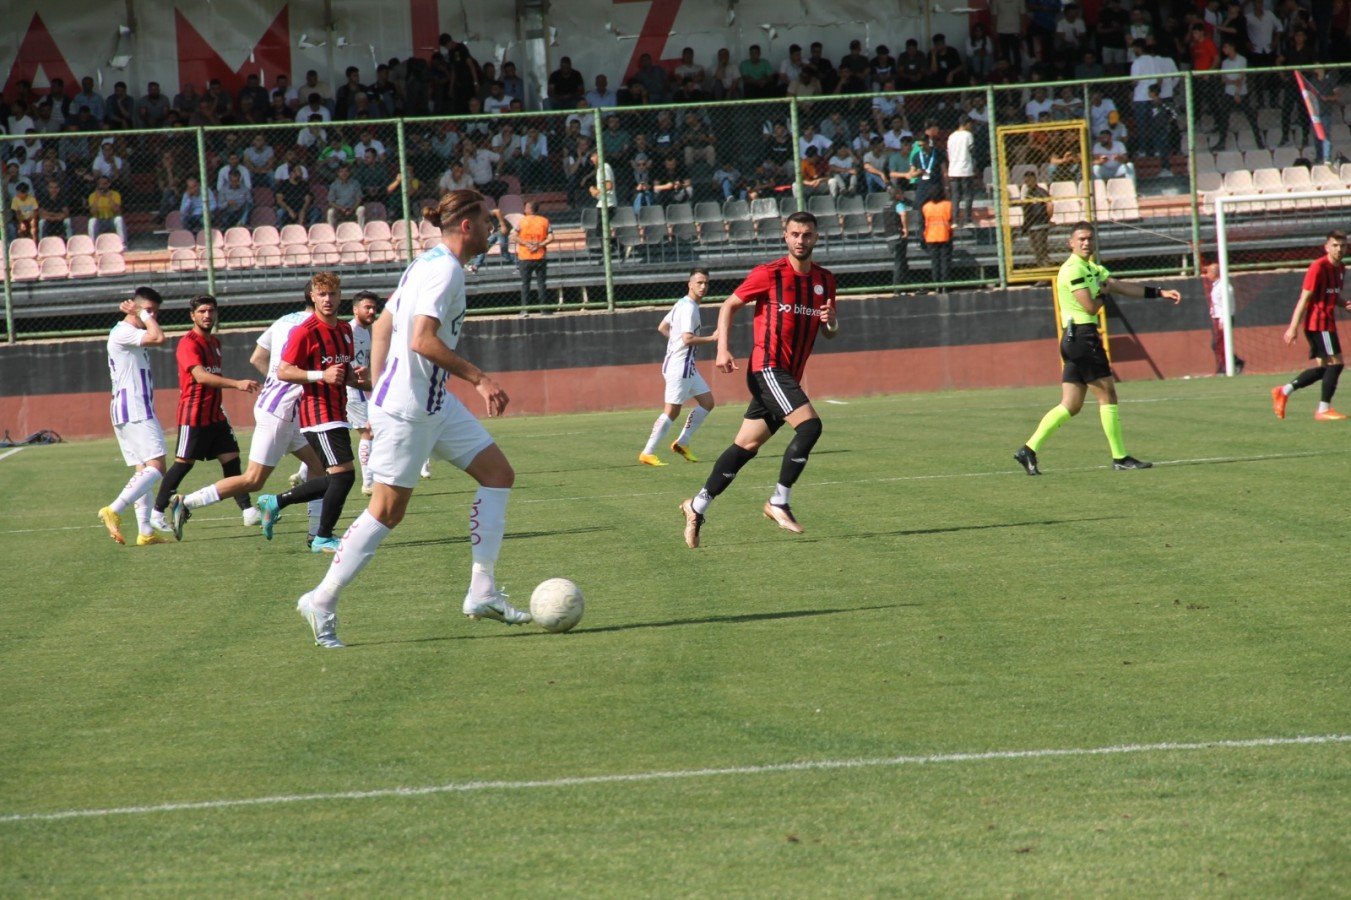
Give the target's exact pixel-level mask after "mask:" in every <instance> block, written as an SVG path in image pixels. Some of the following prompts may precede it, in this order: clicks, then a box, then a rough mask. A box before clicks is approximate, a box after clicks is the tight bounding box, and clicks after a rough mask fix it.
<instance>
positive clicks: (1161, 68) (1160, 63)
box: [1131, 10, 1177, 121]
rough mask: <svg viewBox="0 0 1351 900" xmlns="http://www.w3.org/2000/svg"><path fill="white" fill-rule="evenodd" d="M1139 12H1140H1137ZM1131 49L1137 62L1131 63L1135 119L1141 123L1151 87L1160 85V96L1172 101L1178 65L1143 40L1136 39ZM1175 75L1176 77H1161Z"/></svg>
mask: <svg viewBox="0 0 1351 900" xmlns="http://www.w3.org/2000/svg"><path fill="white" fill-rule="evenodd" d="M1136 12H1138V10H1136ZM1131 47H1132V48H1133V49H1134V50H1135V53H1136V57H1135V62H1133V63H1131V77H1132V78H1134V79H1136V81H1135V89H1134V94H1133V96H1132V100H1133V103H1134V106H1135V118H1136V121H1139V120H1141V119H1143V118H1144V117H1145V115H1147V114H1148V112H1149V111H1148V110H1147V109H1146V108H1145V107H1147V106H1149V86H1150V85H1151V84H1158V86H1159V96H1160V97H1162V98H1163V99H1164V100H1168V101H1172V99H1173V88H1174V86H1176V84H1177V78H1176V75H1177V63H1175V62H1173V61H1172V60H1171V59H1168V58H1166V57H1163V56H1159V55H1158V54H1156V53H1155V52H1154V51H1153V50H1152V49H1151V48H1150V46H1149V45H1148V44H1146V43H1145V42H1144V40H1142V39H1138V38H1137V39H1136V40H1135V41H1134V42H1133V43H1132V44H1131ZM1170 74H1171V75H1173V76H1175V77H1172V78H1168V77H1160V76H1168V75H1170Z"/></svg>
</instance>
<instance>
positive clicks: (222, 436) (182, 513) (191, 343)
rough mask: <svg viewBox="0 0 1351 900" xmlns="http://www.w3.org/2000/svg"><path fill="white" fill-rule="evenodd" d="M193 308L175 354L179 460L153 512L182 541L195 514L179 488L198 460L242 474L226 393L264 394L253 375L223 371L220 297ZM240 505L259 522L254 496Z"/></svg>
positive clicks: (205, 298)
mask: <svg viewBox="0 0 1351 900" xmlns="http://www.w3.org/2000/svg"><path fill="white" fill-rule="evenodd" d="M188 309H189V311H190V313H189V314H190V316H191V318H192V330H191V331H189V332H188V333H187V334H185V335H183V337H181V338H179V340H178V347H177V349H176V351H175V354H174V355H175V356H176V358H177V362H178V449H177V450H176V451H175V453H174V464H173V465H172V466H170V467H169V471H168V472H166V473H165V475H164V480H163V481H161V482H160V486H159V495H158V496H157V497H156V498H155V512H154V513H153V514H152V516H151V522H152V524H154V526H155V527H156V528H158V529H159V530H161V531H172V532H173V533H174V537H175V538H176V539H177V540H180V541H181V540H182V539H183V523H184V522H186V521H187V518H188V516H189V515H190V513H189V512H188V509H187V507H186V506H184V505H183V497H182V495H180V494H179V493H178V486H179V485H180V484H182V482H183V479H184V478H186V477H187V474H188V473H189V472H191V471H192V467H193V465H194V464H195V463H196V461H197V460H203V459H215V460H216V461H217V462H219V463H220V470H221V472H222V473H223V474H224V475H225V477H226V478H233V477H236V476H238V475H239V474H240V473H241V468H240V465H239V442H238V441H236V440H235V432H234V429H233V428H231V427H230V420H229V419H227V418H226V417H225V406H224V402H223V396H224V395H223V394H222V391H224V390H225V389H226V388H230V389H231V390H236V391H243V392H244V393H246V394H256V393H258V382H256V381H254V380H252V379H248V378H242V379H236V378H226V377H225V376H224V375H222V374H221V371H222V368H221V350H220V338H218V337H216V336H215V335H214V334H212V333H211V332H212V331H214V330H215V328H216V315H217V312H218V309H217V306H216V298H215V297H212V296H211V295H210V294H201V295H199V296H197V297H193V298H192V300H191V301H189V303H188ZM235 503H236V504H237V505H238V506H239V509H240V511H242V512H243V514H244V524H245V525H257V524H258V521H259V519H258V512H257V510H255V509H254V508H253V504H252V503H250V502H249V495H248V494H240V495H239V496H237V497H235ZM166 510H167V511H168V514H169V519H168V521H167V522H166V521H165V518H164V515H165V511H166Z"/></svg>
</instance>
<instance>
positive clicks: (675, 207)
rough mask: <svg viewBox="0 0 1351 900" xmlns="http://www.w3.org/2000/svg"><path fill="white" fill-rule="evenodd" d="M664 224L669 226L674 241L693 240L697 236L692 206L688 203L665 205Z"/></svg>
mask: <svg viewBox="0 0 1351 900" xmlns="http://www.w3.org/2000/svg"><path fill="white" fill-rule="evenodd" d="M666 224H667V225H668V226H670V229H671V239H672V240H674V241H693V240H694V239H695V238H696V237H697V234H696V232H695V228H694V207H693V206H691V205H690V204H688V203H672V204H671V205H670V206H668V207H666Z"/></svg>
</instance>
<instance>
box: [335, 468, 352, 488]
mask: <svg viewBox="0 0 1351 900" xmlns="http://www.w3.org/2000/svg"><path fill="white" fill-rule="evenodd" d="M356 480H357V473H356V472H354V471H352V470H351V469H339V470H338V471H336V472H329V473H328V481H329V483H330V484H332V483H334V482H337V483H338V484H339V485H345V486H346V487H347V489H348V490H351V489H352V485H354V484H356Z"/></svg>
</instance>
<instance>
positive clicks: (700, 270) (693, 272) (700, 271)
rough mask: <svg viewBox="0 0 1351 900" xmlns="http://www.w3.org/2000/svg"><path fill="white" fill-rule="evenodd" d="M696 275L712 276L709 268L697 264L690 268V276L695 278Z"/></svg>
mask: <svg viewBox="0 0 1351 900" xmlns="http://www.w3.org/2000/svg"><path fill="white" fill-rule="evenodd" d="M695 275H702V276H704V277H705V278H710V277H712V276H710V275H709V274H708V269H705V268H704V267H703V266H695V267H694V268H693V269H690V277H691V278H693V277H694V276H695Z"/></svg>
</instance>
